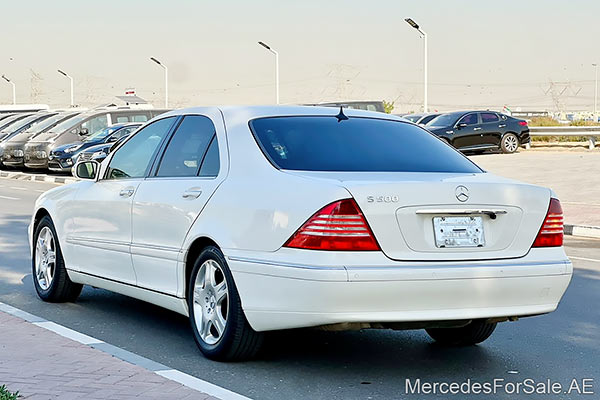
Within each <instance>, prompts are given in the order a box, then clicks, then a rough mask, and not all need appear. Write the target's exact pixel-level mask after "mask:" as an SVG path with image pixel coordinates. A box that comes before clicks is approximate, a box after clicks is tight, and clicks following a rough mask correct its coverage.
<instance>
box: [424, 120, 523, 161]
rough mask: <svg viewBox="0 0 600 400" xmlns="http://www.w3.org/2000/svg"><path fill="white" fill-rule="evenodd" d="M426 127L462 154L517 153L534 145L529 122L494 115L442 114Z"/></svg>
mask: <svg viewBox="0 0 600 400" xmlns="http://www.w3.org/2000/svg"><path fill="white" fill-rule="evenodd" d="M425 127H426V128H427V129H428V130H430V131H431V132H433V133H434V134H436V135H437V136H439V137H440V138H442V139H444V140H446V141H447V142H448V143H450V144H451V145H452V146H454V147H456V148H457V149H459V150H461V151H483V150H488V149H500V150H502V152H504V153H514V152H515V151H517V149H518V148H519V146H521V145H524V144H526V143H529V142H530V141H531V138H530V137H529V127H528V126H527V121H525V120H522V119H517V118H513V117H509V116H508V115H505V114H501V113H497V112H494V111H456V112H452V113H448V114H442V115H440V116H439V117H437V118H435V119H433V120H432V121H431V122H429V123H428V124H427V125H426V126H425Z"/></svg>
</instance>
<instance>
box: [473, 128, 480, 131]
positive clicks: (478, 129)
mask: <svg viewBox="0 0 600 400" xmlns="http://www.w3.org/2000/svg"><path fill="white" fill-rule="evenodd" d="M473 130H474V131H480V130H481V128H473Z"/></svg>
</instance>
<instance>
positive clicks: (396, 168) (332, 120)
mask: <svg viewBox="0 0 600 400" xmlns="http://www.w3.org/2000/svg"><path fill="white" fill-rule="evenodd" d="M250 128H251V129H252V132H253V133H254V135H255V137H256V139H257V141H258V143H259V145H260V147H261V148H262V150H263V152H264V153H265V154H266V156H267V158H268V159H269V160H270V161H271V162H272V163H273V164H274V165H275V166H276V167H278V168H280V169H288V170H300V171H368V172H459V173H477V172H482V171H481V170H480V169H479V168H478V167H477V166H476V165H475V164H473V163H472V162H471V161H469V160H468V159H467V158H466V157H464V156H463V155H462V154H460V153H458V152H457V151H455V150H454V149H452V148H451V147H450V146H448V145H446V144H445V143H442V142H441V141H440V140H439V139H437V138H436V137H435V136H433V135H432V134H430V133H429V132H427V131H426V130H424V129H422V128H419V127H417V126H414V125H412V124H408V123H405V122H399V121H393V120H385V119H377V118H362V117H351V118H349V119H347V120H341V121H339V122H338V119H337V117H329V116H296V117H269V118H259V119H255V120H252V121H250Z"/></svg>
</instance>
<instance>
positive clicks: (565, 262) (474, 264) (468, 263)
mask: <svg viewBox="0 0 600 400" xmlns="http://www.w3.org/2000/svg"><path fill="white" fill-rule="evenodd" d="M485 262H486V260H472V261H464V264H445V263H444V262H443V261H442V262H438V261H435V260H432V261H429V262H428V263H427V264H408V265H402V266H400V265H398V266H389V267H388V266H385V265H384V266H381V265H380V266H373V267H368V266H361V267H346V269H347V270H348V271H357V270H372V269H386V270H388V269H389V270H392V269H406V268H431V267H435V268H465V267H467V268H474V267H500V268H503V267H533V266H536V265H569V264H571V261H570V260H569V259H567V260H562V261H531V262H525V263H512V264H506V263H502V264H482V263H485Z"/></svg>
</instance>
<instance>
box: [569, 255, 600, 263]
mask: <svg viewBox="0 0 600 400" xmlns="http://www.w3.org/2000/svg"><path fill="white" fill-rule="evenodd" d="M569 258H572V259H573V260H581V261H591V262H597V263H600V260H596V259H595V258H586V257H574V256H569Z"/></svg>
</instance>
